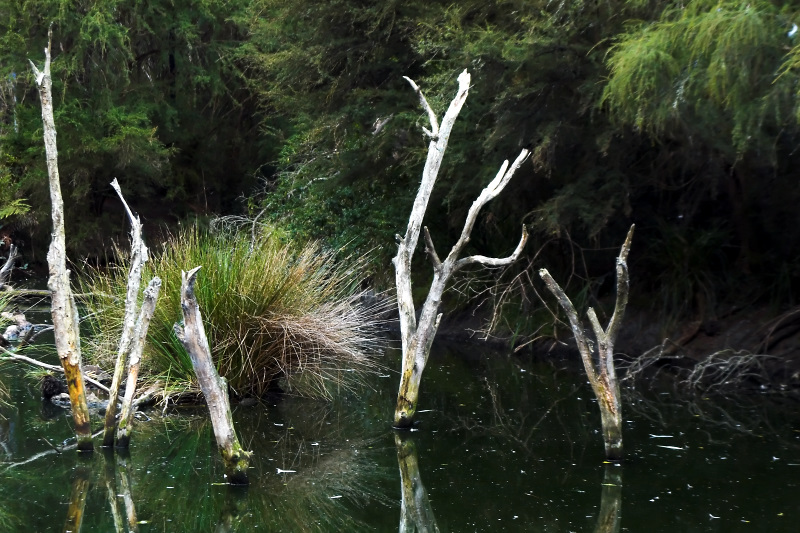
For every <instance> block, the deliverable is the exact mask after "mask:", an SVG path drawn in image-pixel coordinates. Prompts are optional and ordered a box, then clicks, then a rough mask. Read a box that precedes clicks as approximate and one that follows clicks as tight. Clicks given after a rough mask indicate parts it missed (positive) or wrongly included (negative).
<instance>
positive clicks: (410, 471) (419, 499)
mask: <svg viewBox="0 0 800 533" xmlns="http://www.w3.org/2000/svg"><path fill="white" fill-rule="evenodd" d="M394 443H395V445H396V446H397V463H398V464H399V465H400V483H401V489H402V491H401V493H402V498H403V499H402V503H401V504H400V533H405V532H409V533H411V532H414V531H418V532H420V533H423V532H428V531H439V527H438V526H437V525H436V517H435V516H434V515H433V510H432V509H431V503H430V501H429V500H428V493H427V492H425V486H424V485H423V484H422V478H421V477H420V475H419V461H418V460H417V446H416V444H415V442H414V440H413V439H412V438H410V437H409V436H408V435H400V434H399V433H395V435H394Z"/></svg>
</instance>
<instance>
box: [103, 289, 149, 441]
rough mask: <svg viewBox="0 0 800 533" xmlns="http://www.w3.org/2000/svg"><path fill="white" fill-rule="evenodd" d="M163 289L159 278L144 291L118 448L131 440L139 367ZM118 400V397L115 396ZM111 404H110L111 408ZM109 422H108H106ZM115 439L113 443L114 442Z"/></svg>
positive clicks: (131, 356) (126, 384) (132, 343)
mask: <svg viewBox="0 0 800 533" xmlns="http://www.w3.org/2000/svg"><path fill="white" fill-rule="evenodd" d="M160 289H161V279H160V278H158V277H155V278H153V279H152V280H150V283H149V284H148V285H147V288H146V289H145V290H144V302H142V309H141V311H140V312H139V318H138V320H137V321H136V327H135V328H134V333H133V340H132V342H131V349H130V359H129V362H128V380H127V382H126V383H125V398H124V399H123V400H122V414H120V417H119V424H118V427H117V447H118V448H127V447H128V445H129V444H130V440H131V423H132V422H133V413H134V407H133V396H134V394H136V382H137V380H138V379H139V365H140V364H141V362H142V350H144V343H145V339H146V338H147V329H148V328H149V327H150V320H151V319H152V318H153V314H154V313H155V311H156V301H158V291H159V290H160ZM114 398H116V396H114ZM110 406H111V402H109V408H110ZM106 421H108V420H106ZM113 440H114V439H113V438H112V439H111V441H112V442H113Z"/></svg>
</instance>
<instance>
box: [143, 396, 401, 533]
mask: <svg viewBox="0 0 800 533" xmlns="http://www.w3.org/2000/svg"><path fill="white" fill-rule="evenodd" d="M283 404H288V405H287V406H286V407H284V406H283V405H281V406H280V407H279V408H278V411H280V412H278V413H277V414H276V412H275V410H271V411H270V413H269V414H267V413H266V412H264V411H263V410H260V409H258V408H253V409H251V410H249V411H247V412H246V413H242V415H243V416H237V417H236V418H237V421H236V422H237V427H238V428H240V433H241V434H242V440H243V442H245V443H246V444H247V446H248V447H249V448H251V449H252V450H253V451H254V461H253V464H252V466H253V474H252V475H251V476H250V481H251V485H250V486H249V487H248V489H247V490H246V491H241V490H236V489H235V488H234V489H233V490H231V487H227V486H221V485H219V483H221V482H222V481H223V478H222V465H221V461H220V460H219V455H218V452H217V449H216V446H215V444H214V441H213V437H212V435H211V428H210V425H209V424H208V422H207V421H206V420H204V419H203V418H201V417H180V418H178V417H169V418H166V419H164V421H163V425H160V424H158V423H150V424H139V425H138V426H137V431H140V432H141V433H142V434H141V435H140V436H139V438H138V439H137V442H139V443H140V446H147V447H148V448H150V449H152V450H153V454H152V456H151V457H150V458H149V459H147V460H146V461H142V460H141V459H140V460H138V461H137V455H140V454H139V453H137V451H136V450H135V449H134V450H132V458H131V461H130V468H131V474H132V478H133V479H132V482H133V484H132V492H133V498H134V500H136V511H137V516H138V518H139V519H140V520H146V521H148V523H150V524H153V525H154V526H155V529H156V530H161V528H162V527H163V528H165V529H164V530H170V531H214V530H225V531H228V530H230V531H251V530H253V529H252V528H253V526H254V525H258V526H259V528H265V530H266V531H320V532H323V531H360V530H366V529H367V527H366V526H365V525H364V524H363V523H361V522H359V521H358V520H357V519H355V518H354V517H353V516H352V515H353V512H352V505H353V504H355V505H358V506H366V505H374V504H375V503H381V504H385V503H387V502H388V499H387V498H385V497H382V496H381V495H380V494H379V492H378V493H376V488H375V485H376V479H381V478H382V476H385V475H386V474H385V473H384V472H383V471H382V470H380V469H378V468H377V467H376V466H375V458H374V456H372V455H371V454H370V453H368V452H369V450H368V448H369V446H370V441H369V440H368V439H367V438H365V437H360V436H359V434H363V430H362V431H359V429H358V426H359V425H361V423H362V420H361V419H360V415H356V416H353V417H351V419H349V420H342V418H341V411H339V410H332V409H331V407H330V404H327V403H324V402H315V401H311V400H302V399H293V400H291V401H286V402H283ZM283 409H287V411H284V410H283ZM198 412H200V411H199V410H198ZM281 415H286V417H285V418H280V417H281ZM276 419H279V420H282V422H280V425H276V422H275V420H276ZM241 428H246V429H241ZM345 435H347V438H349V439H350V440H349V441H346V440H345ZM164 440H166V441H167V442H164ZM145 443H146V444H145ZM312 444H316V445H312ZM143 463H144V464H143ZM277 468H282V469H286V470H295V472H293V473H286V474H278V473H277ZM169 487H172V488H169ZM189 487H191V497H183V494H185V493H186V491H188V490H189ZM334 496H340V498H337V497H334ZM168 520H169V521H168ZM218 527H219V528H221V529H217V528H218Z"/></svg>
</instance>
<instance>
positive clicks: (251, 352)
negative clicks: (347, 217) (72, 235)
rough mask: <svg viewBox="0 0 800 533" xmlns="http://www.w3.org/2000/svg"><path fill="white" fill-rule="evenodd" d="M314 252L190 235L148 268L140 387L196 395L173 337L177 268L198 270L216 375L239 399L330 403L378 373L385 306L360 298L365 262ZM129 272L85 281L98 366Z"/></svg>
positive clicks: (261, 239) (98, 274) (123, 267)
mask: <svg viewBox="0 0 800 533" xmlns="http://www.w3.org/2000/svg"><path fill="white" fill-rule="evenodd" d="M334 255H335V254H334V253H332V252H329V251H325V250H323V249H322V248H321V247H320V246H318V245H316V244H308V245H306V246H304V247H295V246H292V245H290V244H285V243H282V242H281V241H280V240H279V239H278V238H276V237H272V236H271V234H270V233H269V232H266V231H260V232H258V233H256V234H252V235H251V234H248V235H245V234H243V233H231V232H216V233H200V232H199V231H197V230H187V231H184V232H183V233H181V234H179V235H177V236H174V237H172V238H171V239H170V240H169V242H168V243H167V244H166V245H165V246H164V248H163V250H162V251H160V252H158V253H156V254H154V255H153V256H152V257H151V258H150V260H149V261H148V262H147V263H145V268H144V274H143V282H146V281H147V280H148V279H149V278H151V277H152V276H154V275H158V276H159V277H161V279H162V280H163V286H162V288H161V297H160V298H159V301H158V305H157V308H156V313H155V316H154V317H153V320H152V322H151V325H150V331H149V334H148V337H149V339H148V340H149V342H148V346H147V348H146V351H145V357H144V360H143V363H142V364H143V366H142V368H143V371H142V376H143V378H144V379H150V380H156V379H158V380H161V381H163V382H164V383H165V384H166V387H167V391H168V392H170V391H175V390H191V389H194V388H195V386H194V384H195V381H194V372H193V370H192V364H191V360H190V359H189V356H188V354H187V353H186V352H185V350H184V348H183V346H181V343H180V342H179V341H178V339H177V338H176V337H175V335H174V333H173V330H172V328H173V325H174V324H175V323H176V322H177V321H179V320H180V319H181V308H180V294H179V293H180V284H181V270H189V269H191V268H193V267H196V266H200V265H202V267H203V268H202V270H201V271H200V273H199V274H198V282H197V285H196V286H195V293H196V295H197V298H198V301H199V303H200V308H201V312H202V314H203V321H204V325H205V329H206V334H207V336H208V339H209V345H210V347H211V352H212V356H213V357H214V359H215V362H216V364H217V369H218V371H219V373H220V374H221V375H222V376H224V377H226V378H227V380H228V383H229V384H230V386H231V388H232V389H233V390H234V392H235V393H237V394H239V395H256V396H261V395H263V394H264V393H265V392H267V391H268V390H270V389H271V388H272V387H274V386H275V385H277V384H278V383H279V384H280V387H281V388H282V389H283V390H284V391H286V392H292V393H295V394H300V395H306V396H315V397H329V396H330V395H331V393H332V392H334V390H336V389H337V388H341V387H344V388H352V387H353V386H355V385H357V384H358V383H359V382H360V381H361V378H363V376H364V375H365V374H366V373H370V372H374V371H376V370H377V369H378V368H379V367H380V363H379V361H378V360H377V359H376V357H375V355H376V354H381V353H382V348H383V341H382V336H381V332H380V330H381V328H382V322H383V320H384V319H383V318H382V317H384V316H385V310H386V307H387V304H386V303H380V301H379V300H376V299H367V298H365V297H364V292H363V289H362V285H363V281H364V280H363V272H364V268H363V267H364V261H363V260H359V259H355V260H353V259H348V258H345V259H340V258H336V257H335V256H334ZM127 272H128V265H127V264H126V260H125V259H124V258H119V259H118V260H117V261H116V266H113V267H110V268H107V269H104V270H97V271H94V272H92V273H91V275H90V276H88V277H86V278H85V280H84V286H83V288H82V291H83V292H89V293H92V294H93V295H95V298H94V299H93V300H92V301H91V302H90V304H89V306H90V309H89V311H90V312H89V320H90V323H91V331H92V336H91V339H89V342H88V343H86V344H87V345H88V346H87V348H89V350H88V351H89V353H90V357H91V358H92V359H94V360H95V361H96V362H97V363H99V364H101V365H102V364H103V363H104V362H110V361H111V357H112V355H113V354H114V353H115V350H116V346H115V342H116V339H118V338H119V335H118V330H119V328H120V323H121V317H122V315H123V306H124V294H125V287H126V281H127Z"/></svg>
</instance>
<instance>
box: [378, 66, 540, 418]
mask: <svg viewBox="0 0 800 533" xmlns="http://www.w3.org/2000/svg"><path fill="white" fill-rule="evenodd" d="M406 80H407V81H408V82H409V84H411V86H412V88H413V89H414V91H415V92H416V93H417V96H418V97H419V99H420V103H421V105H422V107H423V109H424V110H425V111H426V113H427V114H428V118H429V121H430V124H431V130H430V131H428V130H427V129H425V133H426V134H428V135H429V136H430V137H431V141H430V144H429V146H428V157H427V159H426V161H425V168H424V169H423V172H422V181H421V183H420V187H419V190H418V191H417V196H416V198H415V199H414V205H413V207H412V210H411V215H410V216H409V220H408V227H407V228H406V232H405V235H404V236H402V237H401V236H400V235H397V242H398V245H397V255H396V256H395V257H394V259H393V260H392V263H394V267H395V284H396V287H397V307H398V311H399V314H400V335H401V343H402V349H403V368H402V374H401V381H400V389H399V391H398V395H397V407H396V409H395V417H394V424H395V427H408V426H409V425H411V423H412V421H413V418H414V415H415V412H416V405H417V397H418V394H419V382H420V379H421V377H422V372H423V370H424V368H425V365H426V363H427V361H428V356H429V354H430V347H431V344H432V343H433V339H434V336H435V335H436V330H437V329H438V327H439V323H440V321H441V318H442V315H441V313H439V306H440V304H441V299H442V295H443V293H444V291H445V289H446V288H447V283H448V281H449V280H450V277H451V276H452V275H453V273H455V272H456V271H457V270H459V269H461V268H463V267H464V266H466V265H469V264H473V263H477V264H482V265H484V266H491V267H499V266H504V265H508V264H510V263H512V262H513V261H515V260H516V259H517V258H518V257H519V255H520V253H521V252H522V248H523V247H524V246H525V242H526V241H527V239H528V233H527V231H526V230H525V228H524V227H523V230H522V238H521V239H520V242H519V244H518V245H517V247H516V249H515V250H514V252H513V253H512V254H511V255H510V256H508V257H506V258H502V259H498V258H490V257H486V256H482V255H473V256H470V257H465V258H463V259H459V256H460V255H461V253H462V251H463V249H464V247H465V246H466V244H467V243H468V242H469V239H470V234H471V233H472V229H473V227H474V226H475V223H476V221H477V218H478V214H479V213H480V210H481V209H482V208H483V206H485V205H486V203H488V202H489V201H490V200H492V199H493V198H495V197H496V196H497V195H498V194H500V192H501V191H502V190H503V188H504V187H505V186H506V185H507V184H508V182H509V181H510V180H511V178H512V177H513V175H514V173H515V172H516V170H517V169H518V168H519V167H520V166H521V165H522V163H523V161H525V159H526V158H527V157H528V151H527V150H524V149H523V150H522V151H521V152H520V154H519V156H517V159H516V160H515V161H514V163H513V164H512V165H509V163H508V161H506V162H505V163H503V165H502V167H501V168H500V170H499V172H498V173H497V175H496V176H495V178H494V179H493V180H492V181H491V182H490V183H489V184H488V185H487V186H486V187H485V188H484V189H483V191H482V192H481V194H480V195H479V196H478V198H477V199H476V200H475V201H474V202H473V203H472V206H471V207H470V209H469V212H468V213H467V218H466V221H465V222H464V228H463V230H462V231H461V235H460V237H459V239H458V241H457V242H456V243H455V244H454V245H453V247H452V248H451V250H450V253H448V254H447V257H446V258H445V259H444V260H443V261H442V260H441V259H440V257H439V255H438V254H437V252H436V248H435V246H434V244H433V239H432V238H431V236H430V232H428V230H427V228H426V229H425V233H424V238H425V249H426V251H427V254H428V256H429V257H430V259H431V262H432V263H433V270H434V276H433V281H432V282H431V286H430V289H429V290H428V295H427V297H426V299H425V302H424V304H423V306H422V309H421V312H420V314H419V319H417V313H416V309H415V304H414V299H413V295H412V287H411V261H412V259H413V256H414V252H415V250H416V248H417V243H418V240H419V236H420V231H421V229H422V220H423V219H424V217H425V212H426V210H427V207H428V202H429V200H430V196H431V192H432V191H433V186H434V184H435V182H436V178H437V176H438V173H439V169H440V168H441V164H442V159H443V158H444V153H445V150H446V149H447V143H448V141H449V138H450V133H451V132H452V130H453V125H454V124H455V121H456V118H457V117H458V114H459V113H460V111H461V108H462V107H463V105H464V102H465V101H466V98H467V94H468V92H469V84H470V75H469V73H468V72H467V71H466V70H465V71H463V72H462V73H461V74H460V75H459V76H458V91H457V92H456V96H455V97H454V98H453V100H452V101H451V103H450V106H449V107H448V109H447V112H446V113H445V115H444V117H443V118H442V123H441V126H439V124H438V121H437V119H436V114H435V113H434V112H433V110H432V109H431V107H430V105H429V104H428V101H427V99H426V98H425V96H424V95H423V94H422V91H421V90H420V88H419V87H418V86H417V84H416V83H414V82H413V81H412V80H411V79H409V78H406Z"/></svg>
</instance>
